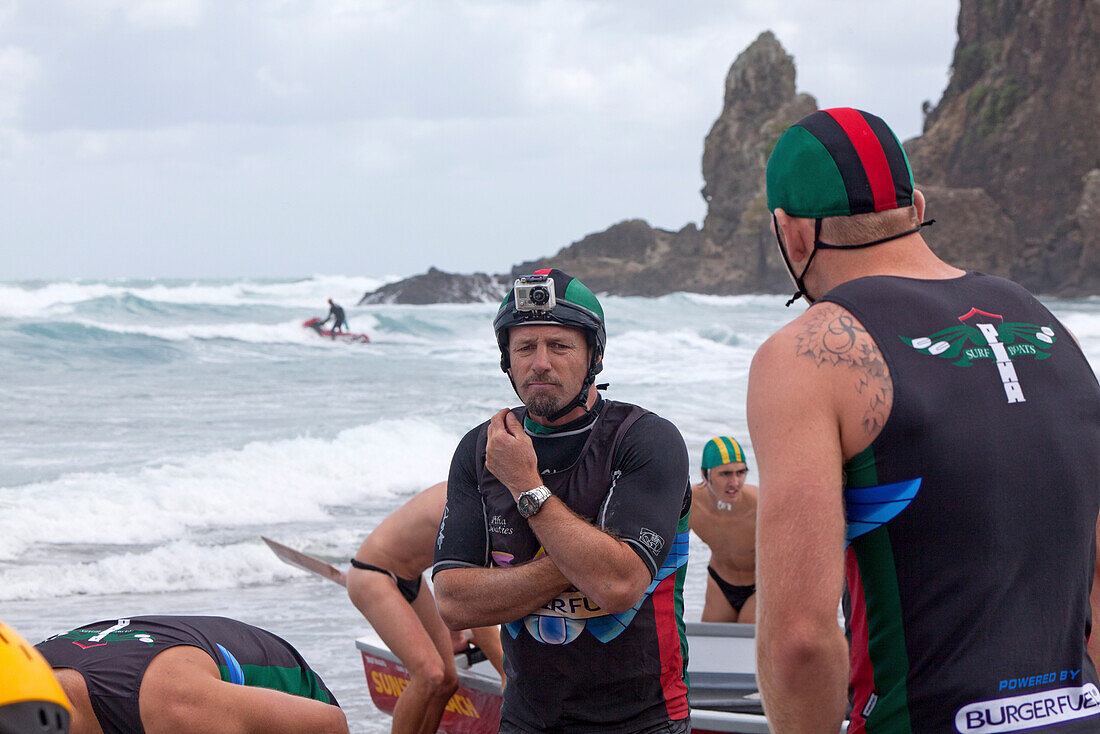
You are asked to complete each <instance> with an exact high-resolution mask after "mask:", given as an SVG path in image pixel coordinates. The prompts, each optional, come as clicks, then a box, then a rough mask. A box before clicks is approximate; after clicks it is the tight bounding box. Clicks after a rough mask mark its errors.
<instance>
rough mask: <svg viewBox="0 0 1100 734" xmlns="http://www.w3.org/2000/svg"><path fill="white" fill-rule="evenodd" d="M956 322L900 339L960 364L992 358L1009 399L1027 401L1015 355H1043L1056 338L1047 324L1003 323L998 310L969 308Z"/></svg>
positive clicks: (1045, 356) (922, 351)
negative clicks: (921, 334)
mask: <svg viewBox="0 0 1100 734" xmlns="http://www.w3.org/2000/svg"><path fill="white" fill-rule="evenodd" d="M959 322H960V323H959V324H956V325H954V326H949V327H947V328H946V329H942V330H940V331H937V332H936V333H935V334H931V335H929V336H918V337H914V338H909V337H905V336H903V337H901V340H902V341H903V342H905V343H906V344H908V345H909V346H911V347H913V349H916V350H917V351H918V352H921V353H923V354H928V355H931V356H933V357H939V358H941V359H950V360H952V364H954V365H956V366H959V367H969V366H971V365H972V364H974V363H975V362H978V361H981V360H986V359H992V360H993V361H994V362H995V363H996V366H997V374H998V375H999V376H1000V378H1001V383H1002V384H1003V385H1004V389H1005V397H1006V398H1007V399H1008V402H1009V403H1023V402H1026V398H1025V397H1024V389H1023V387H1022V386H1021V385H1020V380H1019V378H1018V377H1017V376H1016V367H1015V366H1014V365H1013V364H1012V361H1013V360H1014V359H1021V358H1026V357H1032V358H1034V359H1046V358H1047V357H1049V356H1050V352H1049V351H1047V350H1049V349H1050V347H1051V346H1052V345H1053V344H1054V342H1055V341H1057V337H1056V336H1055V335H1054V329H1052V328H1051V327H1050V326H1036V325H1035V324H1025V323H1023V322H1010V323H1005V320H1004V317H1003V316H1000V315H999V314H993V313H988V312H986V311H981V310H979V309H976V308H971V309H970V311H969V312H968V313H965V314H963V315H962V316H960V317H959Z"/></svg>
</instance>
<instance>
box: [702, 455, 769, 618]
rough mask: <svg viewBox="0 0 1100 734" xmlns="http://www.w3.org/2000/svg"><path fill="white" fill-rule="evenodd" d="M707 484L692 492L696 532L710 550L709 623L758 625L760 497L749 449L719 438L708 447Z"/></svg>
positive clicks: (706, 611)
mask: <svg viewBox="0 0 1100 734" xmlns="http://www.w3.org/2000/svg"><path fill="white" fill-rule="evenodd" d="M702 470H703V481H701V482H699V483H698V484H696V485H695V486H693V487H692V488H691V490H692V500H691V529H692V531H694V533H695V534H696V535H698V536H699V538H700V539H701V540H702V541H703V542H704V543H706V544H707V547H709V548H710V563H709V564H707V577H708V578H707V592H706V600H705V602H704V604H703V618H702V621H704V622H743V623H751V622H755V621H756V582H755V581H756V493H757V489H756V487H754V486H753V485H751V484H745V478H746V477H747V476H748V474H749V465H748V463H746V458H745V451H744V450H743V449H742V448H741V444H739V443H738V442H737V441H736V440H735V439H733V438H731V437H729V436H716V437H715V438H712V439H711V440H709V441H707V443H706V446H704V447H703V461H702Z"/></svg>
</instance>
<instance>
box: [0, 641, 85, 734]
mask: <svg viewBox="0 0 1100 734" xmlns="http://www.w3.org/2000/svg"><path fill="white" fill-rule="evenodd" d="M69 710H70V709H69V699H67V698H65V692H64V691H62V690H61V685H60V684H59V683H58V682H57V679H56V678H54V677H53V670H52V669H51V668H50V664H49V663H47V662H46V659H45V658H44V657H42V654H41V653H39V652H38V650H35V649H34V648H33V647H31V646H30V645H28V644H27V641H26V640H24V639H23V638H22V637H20V636H19V635H18V634H17V633H16V632H15V630H13V629H12V628H11V627H9V626H7V625H6V624H4V623H3V622H0V734H29V733H30V732H35V733H36V734H38V733H39V732H41V733H42V734H65V733H66V732H68V731H69Z"/></svg>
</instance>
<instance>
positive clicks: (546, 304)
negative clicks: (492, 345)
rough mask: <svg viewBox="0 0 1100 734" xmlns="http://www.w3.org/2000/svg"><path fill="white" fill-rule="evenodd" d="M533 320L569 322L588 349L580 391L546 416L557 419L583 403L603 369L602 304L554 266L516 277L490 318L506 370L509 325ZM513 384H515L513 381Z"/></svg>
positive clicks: (565, 324) (589, 291) (540, 322)
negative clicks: (582, 333)
mask: <svg viewBox="0 0 1100 734" xmlns="http://www.w3.org/2000/svg"><path fill="white" fill-rule="evenodd" d="M535 324H545V325H556V326H571V327H573V328H576V329H581V330H583V331H584V333H585V337H586V338H587V340H588V346H589V351H590V353H591V354H590V357H589V363H588V375H587V376H586V377H585V380H584V384H583V385H582V386H581V392H580V394H579V395H578V396H577V397H576V398H575V399H574V400H573V401H572V402H571V403H569V405H567V406H566V407H564V408H562V409H561V410H559V411H558V412H557V413H556V414H555V415H552V416H546V417H547V418H549V419H550V420H557V419H558V418H560V417H561V416H563V415H565V414H566V413H568V412H569V411H570V410H572V409H573V408H574V407H576V406H578V405H580V406H582V407H583V406H585V404H586V403H587V397H588V388H589V387H590V386H591V385H592V383H593V381H595V379H596V375H597V374H599V372H600V370H602V369H603V359H602V357H603V353H604V346H605V345H606V344H607V332H606V330H605V329H604V322H603V306H601V305H600V302H599V300H597V298H596V295H595V294H594V293H592V291H591V290H589V289H588V286H586V285H585V284H584V283H582V282H580V281H579V280H577V279H576V278H574V277H573V276H571V275H569V274H567V273H563V272H562V271H560V270H558V269H557V268H551V269H546V270H536V271H535V272H534V273H532V274H531V275H525V276H523V277H520V278H517V279H516V282H515V284H514V285H513V286H512V288H511V289H510V290H509V291H508V293H507V294H506V295H505V296H504V300H503V301H502V302H501V304H500V308H499V309H498V310H497V315H496V318H495V319H493V330H494V331H495V332H496V335H497V346H498V347H499V348H500V369H501V370H502V371H504V372H505V373H507V372H508V369H509V367H511V362H510V360H509V358H508V329H510V328H511V327H513V326H527V325H535ZM509 379H511V376H510V375H509ZM512 387H513V388H514V387H515V383H513V385H512Z"/></svg>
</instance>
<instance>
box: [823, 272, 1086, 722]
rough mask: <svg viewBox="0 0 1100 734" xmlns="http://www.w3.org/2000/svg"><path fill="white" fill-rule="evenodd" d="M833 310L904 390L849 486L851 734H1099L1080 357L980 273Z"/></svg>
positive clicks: (1010, 289)
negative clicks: (851, 321) (849, 319)
mask: <svg viewBox="0 0 1100 734" xmlns="http://www.w3.org/2000/svg"><path fill="white" fill-rule="evenodd" d="M822 300H825V301H832V302H834V303H837V304H839V305H841V306H843V307H844V308H846V309H848V311H850V312H851V313H852V315H853V316H855V318H856V319H858V320H859V321H860V323H862V324H863V326H864V327H865V328H866V329H867V331H868V333H869V334H870V335H871V337H872V338H873V339H874V340H875V343H876V344H877V345H878V347H879V349H880V350H881V352H882V354H883V356H884V357H885V360H886V364H887V366H888V367H889V371H890V377H891V380H892V383H893V390H894V394H893V405H892V408H891V411H890V416H889V419H888V420H887V422H886V424H885V426H884V428H883V429H882V433H881V434H880V435H879V436H878V437H877V438H876V439H875V440H874V442H873V443H872V444H871V445H870V446H869V447H868V448H867V450H865V451H864V452H862V453H861V454H859V455H858V456H856V457H854V458H853V459H852V460H851V461H849V462H848V463H847V465H846V466H845V470H846V486H845V490H844V500H845V509H846V513H847V536H848V541H849V546H848V550H847V565H848V569H847V570H848V583H849V587H850V590H851V595H852V600H853V617H852V620H851V621H852V632H853V634H852V656H851V657H852V685H853V690H854V701H853V710H852V714H851V727H850V728H849V731H850V732H864V731H866V732H868V733H869V734H879V733H889V734H895V733H897V734H901V733H905V734H909V733H915V734H926V733H932V734H936V733H939V732H964V733H967V734H990V733H992V732H1016V731H1025V730H1030V729H1034V728H1038V727H1043V729H1042V730H1043V731H1052V732H1053V731H1057V732H1059V733H1060V734H1061V733H1062V732H1097V731H1100V691H1098V690H1097V677H1096V669H1095V667H1094V665H1093V662H1092V661H1091V660H1090V659H1089V656H1088V653H1087V651H1086V648H1085V645H1086V641H1087V638H1088V635H1089V633H1090V629H1091V621H1090V607H1089V591H1090V587H1091V579H1092V573H1093V560H1094V557H1095V552H1096V549H1095V537H1096V523H1097V512H1098V509H1100V386H1098V385H1097V381H1096V377H1095V375H1094V374H1093V372H1092V370H1091V368H1090V367H1089V364H1088V362H1087V360H1086V359H1085V357H1084V355H1083V354H1082V352H1081V350H1080V348H1079V347H1078V346H1077V344H1076V343H1075V342H1074V339H1073V337H1072V336H1071V335H1070V334H1069V333H1068V332H1067V331H1066V329H1065V328H1064V327H1063V326H1062V324H1060V323H1059V322H1058V320H1057V319H1055V318H1054V316H1052V315H1051V314H1050V312H1049V311H1048V310H1047V309H1046V308H1045V307H1043V305H1042V304H1040V303H1039V302H1038V301H1037V300H1036V299H1035V298H1034V297H1033V296H1031V295H1030V294H1029V293H1028V292H1027V291H1025V290H1024V289H1023V288H1021V287H1019V286H1018V285H1016V284H1014V283H1011V282H1010V281H1006V280H1003V279H1000V278H994V277H990V276H986V275H982V274H980V273H967V274H966V275H964V276H963V277H960V278H955V279H950V280H938V281H927V280H915V279H910V278H898V277H870V278H860V279H858V280H854V281H851V282H848V283H845V284H843V285H841V286H839V287H837V288H836V289H834V290H833V291H830V292H829V293H828V294H827V295H826V296H825V297H824V299H822Z"/></svg>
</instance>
